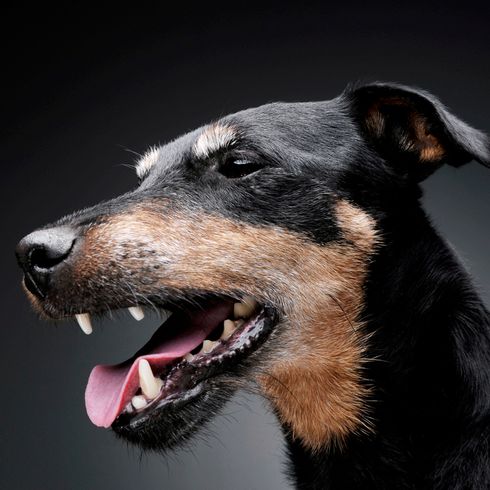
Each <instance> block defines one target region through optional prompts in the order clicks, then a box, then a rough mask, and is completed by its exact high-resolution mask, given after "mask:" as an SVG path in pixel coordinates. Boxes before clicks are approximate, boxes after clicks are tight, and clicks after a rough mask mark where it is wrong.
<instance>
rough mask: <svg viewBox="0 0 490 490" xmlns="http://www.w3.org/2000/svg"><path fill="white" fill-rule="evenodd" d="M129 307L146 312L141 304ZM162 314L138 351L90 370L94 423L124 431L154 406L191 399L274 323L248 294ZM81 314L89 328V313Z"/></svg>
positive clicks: (90, 411)
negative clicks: (152, 331)
mask: <svg viewBox="0 0 490 490" xmlns="http://www.w3.org/2000/svg"><path fill="white" fill-rule="evenodd" d="M130 312H131V313H132V314H133V316H134V317H135V318H136V319H141V318H142V315H143V310H142V309H141V308H140V307H132V308H131V309H130ZM164 314H165V316H166V317H167V319H166V321H164V323H163V324H162V325H161V326H160V327H159V329H158V330H157V331H156V332H155V334H154V335H153V337H152V338H151V339H150V340H149V341H148V342H147V344H146V345H145V346H144V347H143V348H141V349H140V350H139V351H138V352H137V353H136V354H135V355H134V356H132V357H131V358H130V359H128V360H127V361H124V362H122V363H121V364H118V365H113V366H109V365H99V366H96V367H95V368H94V369H93V370H92V373H91V374H90V378H89V381H88V385H87V389H86V392H85V403H86V408H87V413H88V416H89V418H90V420H91V421H92V422H93V423H94V424H95V425H97V426H99V427H110V426H113V428H118V429H119V430H120V431H121V429H124V428H125V427H128V426H136V425H137V426H141V425H142V424H145V422H146V421H148V420H151V419H152V418H153V419H154V418H155V417H154V413H155V412H158V411H160V412H162V413H164V412H165V410H168V408H169V407H172V406H173V407H177V406H178V405H179V404H180V405H181V404H182V403H183V402H185V403H189V402H190V401H192V400H193V399H194V398H196V397H198V396H199V395H200V394H202V392H203V391H204V390H205V385H206V382H208V381H209V380H210V379H215V378H217V377H219V376H220V375H221V374H225V373H227V372H229V371H233V369H234V368H235V367H236V366H237V365H239V364H240V361H242V360H243V359H244V358H245V357H247V356H248V355H250V354H251V353H252V352H254V351H255V350H256V349H257V348H258V347H259V346H260V345H261V344H262V343H263V342H264V340H265V339H266V338H267V336H268V335H269V333H270V332H271V330H272V328H273V326H274V324H275V314H274V311H273V309H272V308H271V307H269V306H267V305H260V304H258V303H257V302H256V301H255V300H254V299H253V298H251V297H248V296H245V297H243V299H242V300H241V301H240V302H236V300H231V299H215V298H214V299H211V300H208V301H206V302H203V303H201V304H199V305H198V306H195V307H193V308H192V309H189V310H184V309H176V310H175V311H172V312H168V311H166V312H165V313H164ZM77 319H78V321H79V323H80V325H81V326H82V329H84V330H85V331H87V332H88V331H90V324H89V321H88V316H78V318H77Z"/></svg>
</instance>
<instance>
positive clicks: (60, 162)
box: [0, 2, 490, 490]
mask: <svg viewBox="0 0 490 490" xmlns="http://www.w3.org/2000/svg"><path fill="white" fill-rule="evenodd" d="M393 3H394V2H393ZM487 3H488V2H487ZM390 5H391V4H386V5H383V4H381V3H376V4H374V3H372V2H365V3H364V5H362V4H359V5H356V4H353V3H348V2H341V3H338V4H331V5H329V6H323V7H321V8H317V7H313V6H308V7H305V6H303V7H298V6H297V7H295V8H294V9H292V8H289V7H287V6H286V4H284V3H283V4H281V5H280V6H276V7H267V8H266V7H262V8H261V9H260V10H253V9H252V8H251V7H243V6H240V5H233V6H231V7H230V4H228V6H227V8H224V7H218V6H209V5H206V6H203V7H201V8H200V9H196V8H195V7H192V8H191V7H189V8H182V9H180V10H174V11H171V10H169V9H168V8H167V9H166V10H163V9H162V10H160V11H157V10H156V8H150V7H148V9H147V10H146V11H143V10H139V11H137V12H134V11H130V10H127V11H118V12H117V13H115V12H111V13H104V12H102V11H100V10H97V11H94V12H90V13H89V12H86V11H85V10H83V9H82V8H80V9H79V11H73V10H70V11H69V10H66V11H62V10H58V11H56V12H44V11H32V10H29V11H23V10H21V9H16V10H11V9H10V10H9V9H4V11H3V14H2V20H1V22H2V29H1V36H2V81H3V82H5V83H6V85H5V88H4V89H3V91H2V116H3V117H2V120H3V122H4V127H3V131H2V136H1V146H0V148H1V151H0V158H1V160H2V166H1V171H2V178H1V185H2V189H1V193H0V200H1V209H2V219H3V226H2V227H1V229H2V232H1V246H2V254H1V256H0V257H1V260H2V262H1V265H2V268H1V271H2V281H1V295H0V299H1V301H2V305H1V311H2V328H1V329H0V336H1V340H0V342H1V344H0V345H1V359H0V362H1V366H0V367H1V372H2V390H1V391H2V393H1V395H0V396H1V403H0V413H1V425H0V437H1V441H0V470H1V471H0V487H1V488H6V489H7V488H8V489H31V488H32V489H67V488H68V489H111V488H121V489H131V488H138V489H153V488H168V489H190V488H204V489H228V488H230V489H231V488H233V489H237V490H239V489H252V488H257V489H259V488H260V489H263V488H267V489H280V488H281V489H282V488H288V486H287V483H286V479H285V477H284V476H282V469H283V465H284V449H283V445H282V441H281V437H280V431H279V430H278V428H277V426H276V424H275V421H274V418H273V417H272V416H271V415H270V414H268V413H267V410H266V408H265V406H264V405H263V404H262V402H261V401H260V400H259V399H257V398H255V397H251V396H248V397H244V396H240V397H239V398H238V399H237V400H236V401H235V402H234V403H231V404H230V405H229V406H228V407H227V408H226V410H225V412H226V414H225V416H222V417H219V418H217V419H216V420H215V421H214V423H213V424H212V426H211V427H210V429H209V430H208V431H207V433H208V434H209V435H208V436H207V437H205V435H203V437H201V438H199V439H198V440H197V441H195V443H193V444H192V447H191V449H189V450H188V451H181V452H179V453H177V454H176V455H174V456H171V457H169V458H168V459H163V458H161V457H158V456H155V455H144V456H143V457H142V458H141V457H140V456H141V455H140V452H139V451H138V450H136V449H131V448H129V449H128V448H127V447H126V445H125V444H124V443H121V442H119V441H117V440H116V439H115V438H114V437H113V436H112V434H111V433H110V432H109V431H104V430H101V429H97V428H95V427H93V426H92V425H91V424H90V423H89V421H88V419H87V417H86V415H85V410H84V403H83V393H84V388H85V383H86V380H87V377H88V374H89V372H90V369H91V368H92V366H93V365H94V364H96V363H100V362H117V361H119V360H121V359H123V358H126V357H128V356H129V355H130V354H131V353H132V352H134V351H135V350H136V348H137V347H139V346H140V345H141V344H142V343H144V342H145V341H146V339H147V338H148V337H149V336H150V334H151V332H152V330H153V328H154V327H155V324H156V322H155V321H152V319H148V320H147V321H146V322H145V325H139V324H136V323H135V322H132V321H129V320H128V319H127V318H124V319H123V318H121V319H118V320H117V321H106V322H104V324H103V325H96V329H95V330H96V331H95V333H94V334H93V335H92V336H91V337H85V336H84V335H82V334H81V332H80V330H79V329H78V327H76V326H75V324H74V323H73V322H70V323H65V324H60V325H58V326H56V325H53V324H49V323H43V322H40V321H39V320H38V319H37V318H36V316H35V314H34V313H33V312H32V311H31V310H30V309H29V307H28V304H27V301H26V299H25V298H24V296H23V294H22V292H21V290H20V286H19V282H20V278H21V274H20V273H19V271H18V270H17V268H16V264H15V261H14V256H13V249H14V246H15V244H16V242H17V241H18V239H20V238H21V237H22V236H23V235H24V234H26V233H28V232H29V231H31V230H32V229H34V228H35V227H37V226H40V225H42V224H44V223H46V222H49V221H51V220H54V219H56V218H58V217H59V216H61V215H62V214H65V213H67V212H69V211H72V210H75V209H78V208H80V207H83V206H86V205H89V204H91V203H95V202H98V201H100V200H102V199H106V198H109V197H111V196H114V195H117V194H119V193H121V192H123V191H125V190H127V189H129V188H130V187H131V186H134V185H136V178H135V176H134V175H133V172H132V171H131V170H130V169H128V168H127V167H126V165H128V164H131V163H133V162H134V158H135V157H134V155H133V154H131V153H130V152H128V151H126V149H131V150H133V151H136V152H139V153H141V152H143V151H144V150H145V148H146V147H147V146H148V145H150V144H155V143H158V142H165V141H167V140H169V139H171V138H173V137H175V136H177V135H179V134H180V133H182V132H185V131H187V130H190V129H193V128H194V127H196V126H197V125H200V124H202V123H205V122H208V121H210V120H213V119H215V118H218V117H219V116H220V115H223V114H226V113H229V112H232V111H235V110H238V109H241V108H245V107H248V106H253V105H258V104H261V103H264V102H268V101H272V100H288V101H294V100H315V99H317V100H321V99H327V98H331V97H333V96H335V95H337V94H338V93H339V92H340V91H341V90H342V89H343V88H344V86H345V85H346V83H348V82H349V81H353V80H358V79H366V80H373V79H379V80H392V81H399V82H403V83H406V84H414V85H418V86H421V87H424V88H426V89H428V90H430V91H432V92H434V93H435V94H437V95H438V96H440V97H441V98H442V100H443V101H444V102H445V103H447V104H448V105H449V106H450V107H451V109H452V110H453V111H454V112H455V113H456V114H458V115H459V116H460V117H462V118H463V119H465V120H467V121H468V122H470V123H471V124H472V125H474V126H476V127H478V128H481V129H484V130H487V131H488V130H489V129H490V123H489V119H488V118H489V114H490V95H489V91H488V87H489V82H490V71H489V52H488V51H489V46H490V35H489V32H490V31H489V29H488V22H489V20H490V18H489V10H488V7H487V6H483V3H482V5H480V6H478V5H477V4H471V2H460V5H459V7H457V8H455V7H452V6H450V5H449V3H448V2H441V3H440V5H436V4H432V3H431V2H424V3H423V4H419V5H417V3H416V2H409V3H407V5H405V6H396V7H393V6H390ZM489 184H490V172H488V170H486V169H484V168H482V167H479V166H478V165H477V164H475V163H473V164H471V165H468V166H466V167H465V168H462V169H460V170H455V169H449V168H448V169H443V170H442V171H440V172H439V173H438V174H437V175H435V176H433V177H431V178H430V179H429V180H428V181H427V183H426V184H425V185H424V187H425V189H426V198H425V202H426V204H427V208H428V209H429V211H430V214H431V215H432V217H433V218H434V221H435V222H436V223H437V225H438V226H439V228H440V230H441V231H442V233H443V234H444V236H446V237H447V238H448V240H449V241H450V242H451V243H452V244H453V245H454V246H455V247H456V248H457V250H458V251H459V253H460V255H461V257H462V260H463V261H464V262H465V263H466V265H467V266H468V267H469V269H470V270H471V272H472V274H473V276H474V278H475V281H476V283H477V284H478V285H479V287H480V289H481V292H482V295H483V297H484V298H485V300H486V302H487V304H488V303H489V302H490V301H489V300H490V293H489V291H490V264H489V260H488V258H489V245H490V232H489V229H488V216H489V214H490V199H489V192H488V190H489Z"/></svg>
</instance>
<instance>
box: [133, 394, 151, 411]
mask: <svg viewBox="0 0 490 490" xmlns="http://www.w3.org/2000/svg"><path fill="white" fill-rule="evenodd" d="M131 404H132V405H133V407H134V408H136V410H138V409H140V408H145V407H146V405H148V403H147V402H146V399H145V397H144V396H141V395H137V396H133V398H132V399H131Z"/></svg>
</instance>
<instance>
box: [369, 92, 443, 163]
mask: <svg viewBox="0 0 490 490" xmlns="http://www.w3.org/2000/svg"><path fill="white" fill-rule="evenodd" d="M383 106H405V107H406V108H407V110H409V109H411V108H410V104H409V103H408V102H407V101H406V100H405V99H403V98H399V97H385V98H382V99H380V100H378V101H377V102H376V103H374V104H373V105H372V106H371V107H370V108H369V110H368V111H367V113H366V116H365V125H366V128H367V129H368V131H370V132H371V133H372V134H373V135H374V136H375V137H377V138H380V137H381V136H382V135H383V133H384V132H385V130H386V122H385V117H384V115H383V111H382V108H383ZM409 122H410V127H409V128H407V130H408V131H409V132H410V133H411V134H410V137H409V138H406V139H405V141H402V144H404V145H405V150H408V151H416V152H418V154H419V158H420V160H421V161H422V162H439V161H440V160H441V159H442V158H443V157H444V154H445V151H444V148H443V146H442V144H441V142H440V141H439V140H438V139H437V138H436V137H435V136H434V135H433V134H431V133H429V131H428V128H427V120H426V118H425V117H424V116H423V115H422V114H419V113H418V112H416V111H415V110H414V109H412V112H411V115H410V118H409Z"/></svg>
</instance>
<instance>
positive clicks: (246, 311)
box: [233, 296, 257, 318]
mask: <svg viewBox="0 0 490 490" xmlns="http://www.w3.org/2000/svg"><path fill="white" fill-rule="evenodd" d="M256 307H257V302H256V301H255V300H254V299H253V298H251V297H250V296H245V297H244V298H243V300H242V301H241V302H240V303H235V304H234V305H233V314H234V316H235V318H247V317H249V316H250V315H251V314H252V313H253V312H254V310H255V308H256Z"/></svg>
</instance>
